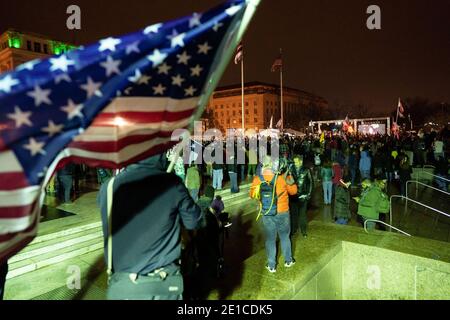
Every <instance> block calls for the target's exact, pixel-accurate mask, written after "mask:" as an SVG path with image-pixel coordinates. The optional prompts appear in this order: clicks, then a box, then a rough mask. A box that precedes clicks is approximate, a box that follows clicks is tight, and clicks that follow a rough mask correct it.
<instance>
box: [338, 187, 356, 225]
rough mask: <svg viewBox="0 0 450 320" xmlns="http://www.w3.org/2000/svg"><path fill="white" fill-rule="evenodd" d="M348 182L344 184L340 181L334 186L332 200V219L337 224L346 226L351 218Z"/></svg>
mask: <svg viewBox="0 0 450 320" xmlns="http://www.w3.org/2000/svg"><path fill="white" fill-rule="evenodd" d="M349 186H350V182H348V183H346V182H345V181H343V180H342V179H341V180H339V184H338V185H337V186H336V193H335V198H334V219H335V221H336V223H337V224H347V223H348V220H350V218H351V217H352V214H351V212H350V192H349V190H348V187H349Z"/></svg>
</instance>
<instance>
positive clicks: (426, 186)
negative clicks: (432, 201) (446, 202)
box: [406, 180, 450, 199]
mask: <svg viewBox="0 0 450 320" xmlns="http://www.w3.org/2000/svg"><path fill="white" fill-rule="evenodd" d="M411 183H415V184H416V193H417V191H418V188H417V185H421V186H424V187H425V188H428V189H433V190H436V191H438V192H441V193H444V194H446V195H448V196H450V192H447V191H444V190H442V189H438V188H435V187H433V186H430V185H429V184H426V183H423V182H420V181H417V180H408V181H406V198H408V199H409V197H408V194H409V193H408V184H411Z"/></svg>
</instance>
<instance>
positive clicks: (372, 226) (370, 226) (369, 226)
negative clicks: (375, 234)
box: [363, 217, 376, 231]
mask: <svg viewBox="0 0 450 320" xmlns="http://www.w3.org/2000/svg"><path fill="white" fill-rule="evenodd" d="M366 220H368V219H367V218H366V217H363V221H364V223H365V222H366ZM375 225H376V222H373V221H369V222H367V223H366V228H367V230H368V231H373V230H375Z"/></svg>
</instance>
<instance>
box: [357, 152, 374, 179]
mask: <svg viewBox="0 0 450 320" xmlns="http://www.w3.org/2000/svg"><path fill="white" fill-rule="evenodd" d="M371 167H372V158H370V156H369V152H368V151H367V150H364V151H362V152H361V159H360V160H359V172H360V173H361V179H362V180H365V179H370V169H371Z"/></svg>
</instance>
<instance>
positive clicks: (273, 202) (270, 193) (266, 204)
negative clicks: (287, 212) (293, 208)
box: [256, 174, 278, 220]
mask: <svg viewBox="0 0 450 320" xmlns="http://www.w3.org/2000/svg"><path fill="white" fill-rule="evenodd" d="M277 178H278V175H277V174H276V175H274V176H273V178H272V181H270V182H267V181H266V180H265V179H264V177H263V176H262V175H261V174H260V175H259V179H260V180H261V183H260V185H259V201H260V202H261V205H260V209H259V214H258V218H259V217H260V215H261V214H262V215H264V216H276V215H277V201H278V196H277V192H276V181H277ZM258 218H256V219H257V220H258Z"/></svg>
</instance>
